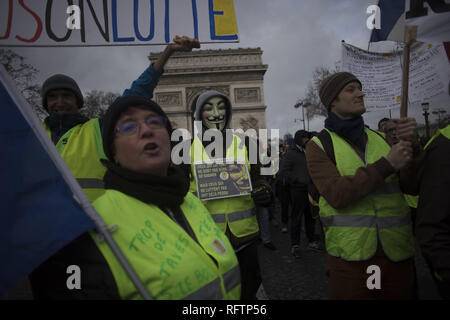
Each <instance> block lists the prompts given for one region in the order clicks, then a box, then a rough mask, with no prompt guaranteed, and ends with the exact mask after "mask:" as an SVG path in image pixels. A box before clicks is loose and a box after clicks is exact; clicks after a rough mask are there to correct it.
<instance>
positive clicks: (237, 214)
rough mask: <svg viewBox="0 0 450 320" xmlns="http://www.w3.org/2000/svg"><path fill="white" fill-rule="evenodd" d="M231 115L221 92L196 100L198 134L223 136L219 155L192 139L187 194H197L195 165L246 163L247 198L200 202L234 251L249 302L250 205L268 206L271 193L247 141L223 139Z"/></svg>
mask: <svg viewBox="0 0 450 320" xmlns="http://www.w3.org/2000/svg"><path fill="white" fill-rule="evenodd" d="M231 112H232V111H231V103H230V100H229V99H228V97H226V96H225V95H223V94H222V93H219V92H217V91H206V92H204V93H202V94H201V95H200V96H199V97H198V98H197V101H196V108H195V111H194V121H198V122H199V123H200V122H201V127H202V128H200V130H199V134H201V136H202V137H203V134H204V132H205V131H206V130H212V131H214V132H216V133H217V134H220V135H221V136H222V137H223V145H221V147H222V152H219V151H218V150H215V149H212V150H210V152H211V154H208V152H207V148H208V147H209V146H210V143H211V141H210V140H209V141H206V140H207V139H200V138H199V137H198V136H197V135H196V136H195V137H194V139H193V141H192V145H191V163H190V176H191V187H190V191H192V192H196V191H197V184H196V180H195V171H194V163H196V162H204V161H208V160H210V159H211V158H222V159H228V160H230V161H233V162H238V161H241V162H242V163H247V168H248V171H249V172H250V179H251V184H252V186H253V192H252V195H251V196H250V195H244V196H237V197H231V198H223V199H214V200H207V201H204V202H203V203H204V205H205V207H206V208H207V209H208V210H209V212H210V213H211V216H212V218H213V219H214V221H215V222H216V224H217V225H218V226H219V227H220V229H221V230H222V231H224V232H225V234H226V235H227V237H228V238H229V239H230V242H231V244H232V245H233V248H234V249H235V251H236V254H237V257H238V260H239V266H240V269H241V279H242V299H245V300H251V299H256V292H257V290H258V288H259V286H260V283H261V276H260V270H259V263H258V252H257V243H256V240H257V238H258V230H259V228H258V221H257V219H256V212H255V203H254V202H257V203H260V204H262V205H265V206H268V205H269V204H270V197H271V195H270V193H271V191H270V186H269V184H268V183H267V181H266V179H265V177H262V176H261V175H260V173H259V166H258V165H253V164H252V165H250V163H249V159H248V150H249V147H248V143H247V141H245V139H244V138H242V137H239V136H237V135H233V136H229V137H228V138H227V134H226V129H227V128H229V125H230V123H231ZM197 124H198V123H197ZM210 149H211V148H210ZM208 150H209V149H208ZM216 152H217V154H216Z"/></svg>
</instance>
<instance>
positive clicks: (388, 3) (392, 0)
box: [370, 0, 405, 42]
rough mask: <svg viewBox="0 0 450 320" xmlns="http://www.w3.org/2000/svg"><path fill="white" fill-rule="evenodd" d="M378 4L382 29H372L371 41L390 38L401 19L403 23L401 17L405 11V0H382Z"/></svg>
mask: <svg viewBox="0 0 450 320" xmlns="http://www.w3.org/2000/svg"><path fill="white" fill-rule="evenodd" d="M378 6H379V7H380V14H381V21H380V26H381V29H373V30H372V35H371V37H370V42H377V41H385V40H388V38H389V36H390V35H391V33H392V32H393V30H394V27H395V25H396V24H397V23H398V22H399V20H400V23H402V20H401V19H402V18H403V13H404V12H405V0H380V1H379V2H378ZM402 26H403V24H402Z"/></svg>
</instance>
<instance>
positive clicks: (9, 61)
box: [0, 49, 46, 119]
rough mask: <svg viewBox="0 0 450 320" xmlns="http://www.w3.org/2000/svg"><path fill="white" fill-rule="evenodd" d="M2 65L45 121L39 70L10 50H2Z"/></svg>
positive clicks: (0, 55) (0, 60)
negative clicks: (37, 81) (37, 78)
mask: <svg viewBox="0 0 450 320" xmlns="http://www.w3.org/2000/svg"><path fill="white" fill-rule="evenodd" d="M0 63H1V64H2V65H3V66H4V67H5V69H6V72H8V74H9V76H10V77H11V78H12V79H13V80H14V82H15V83H16V86H17V88H18V89H19V91H20V92H21V93H22V95H23V96H24V97H25V99H26V100H27V101H28V103H29V104H30V105H31V106H32V107H33V110H34V111H35V112H36V114H37V116H38V117H39V118H40V119H44V118H45V116H46V112H45V110H44V109H43V108H42V103H41V94H40V86H39V85H38V84H37V83H36V77H37V75H38V73H39V70H38V69H36V68H35V67H33V66H32V65H31V64H29V63H25V58H24V57H22V56H21V55H19V54H17V53H15V52H14V51H12V50H9V49H0Z"/></svg>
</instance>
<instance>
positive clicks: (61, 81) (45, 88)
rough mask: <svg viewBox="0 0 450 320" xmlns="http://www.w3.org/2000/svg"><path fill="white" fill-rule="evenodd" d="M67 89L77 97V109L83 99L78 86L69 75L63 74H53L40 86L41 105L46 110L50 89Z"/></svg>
mask: <svg viewBox="0 0 450 320" xmlns="http://www.w3.org/2000/svg"><path fill="white" fill-rule="evenodd" d="M56 89H67V90H70V91H72V92H73V93H74V94H75V97H76V98H77V105H78V109H81V108H82V107H83V103H84V99H83V95H82V94H81V90H80V87H78V84H77V83H76V82H75V80H73V79H72V78H71V77H69V76H66V75H64V74H55V75H53V76H51V77H50V78H48V79H47V80H45V81H44V84H43V85H42V88H41V97H42V106H43V107H44V109H45V110H46V111H47V112H48V109H47V108H48V105H47V95H48V93H49V92H50V91H51V90H56Z"/></svg>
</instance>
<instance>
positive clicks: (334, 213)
mask: <svg viewBox="0 0 450 320" xmlns="http://www.w3.org/2000/svg"><path fill="white" fill-rule="evenodd" d="M327 131H328V132H329V133H330V136H331V140H332V142H333V147H334V153H335V158H336V167H337V169H338V171H339V173H340V174H341V176H353V175H355V172H356V170H357V169H358V168H360V167H363V166H366V165H368V164H371V163H374V162H376V161H377V160H379V159H380V158H381V157H385V156H386V155H387V154H388V153H389V151H390V146H389V145H388V144H387V143H386V141H385V140H384V139H383V138H382V137H380V136H379V135H378V134H376V133H375V132H372V131H371V130H369V129H366V133H367V144H366V152H365V160H364V161H363V160H362V159H361V158H360V157H359V156H358V154H357V153H356V152H355V150H354V149H353V148H352V147H351V146H350V145H349V144H348V143H347V142H346V141H345V140H344V139H343V138H341V137H340V136H338V135H337V134H335V133H334V132H332V131H329V130H327ZM312 140H313V141H314V142H315V143H317V144H318V145H319V146H320V147H321V148H322V149H323V146H322V144H321V142H320V140H319V139H318V138H317V137H314V138H313V139H312ZM319 208H320V219H321V221H322V225H323V227H324V231H325V239H326V248H327V252H328V253H329V254H331V255H333V256H336V257H341V258H342V259H344V260H349V261H359V260H368V259H370V258H371V257H372V256H373V255H374V254H375V251H376V250H377V244H378V241H379V242H380V243H381V245H382V248H383V251H384V252H385V254H386V255H387V256H388V258H389V259H390V260H392V261H401V260H405V259H407V258H410V257H412V256H413V255H414V240H413V234H412V222H411V214H410V210H409V208H408V205H407V203H406V201H405V199H404V197H403V194H402V192H401V190H400V185H399V182H398V175H397V174H392V175H390V176H389V177H387V178H386V179H385V183H384V185H383V186H382V187H380V188H379V189H378V190H375V191H374V192H373V193H371V194H369V195H367V196H365V197H364V198H362V199H361V200H359V201H357V202H355V203H352V204H350V205H348V206H347V207H345V208H342V209H336V208H333V207H332V206H331V205H330V204H329V203H328V202H327V201H326V200H325V198H324V197H322V196H321V197H320V199H319Z"/></svg>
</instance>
